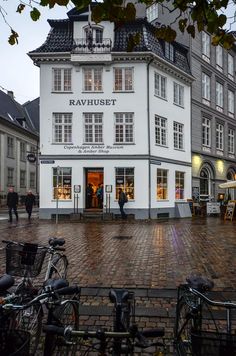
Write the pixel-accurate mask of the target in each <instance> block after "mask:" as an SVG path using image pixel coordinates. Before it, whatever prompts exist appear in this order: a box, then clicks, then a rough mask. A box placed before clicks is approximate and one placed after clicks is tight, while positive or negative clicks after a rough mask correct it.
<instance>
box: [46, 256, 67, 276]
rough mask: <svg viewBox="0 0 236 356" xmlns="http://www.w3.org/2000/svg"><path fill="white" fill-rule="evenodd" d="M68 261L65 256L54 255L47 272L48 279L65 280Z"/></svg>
mask: <svg viewBox="0 0 236 356" xmlns="http://www.w3.org/2000/svg"><path fill="white" fill-rule="evenodd" d="M67 267H68V260H67V257H66V256H65V255H60V254H56V255H55V256H54V257H53V260H52V263H51V268H50V272H49V279H58V278H64V279H66V275H67Z"/></svg>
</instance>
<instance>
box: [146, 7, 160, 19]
mask: <svg viewBox="0 0 236 356" xmlns="http://www.w3.org/2000/svg"><path fill="white" fill-rule="evenodd" d="M146 16H147V20H148V22H152V21H154V20H156V19H157V18H158V4H156V3H155V4H152V5H151V6H148V7H147V10H146Z"/></svg>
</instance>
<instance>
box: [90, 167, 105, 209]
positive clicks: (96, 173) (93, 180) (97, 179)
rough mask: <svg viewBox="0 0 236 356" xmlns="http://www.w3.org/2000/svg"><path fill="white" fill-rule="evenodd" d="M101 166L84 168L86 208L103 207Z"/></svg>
mask: <svg viewBox="0 0 236 356" xmlns="http://www.w3.org/2000/svg"><path fill="white" fill-rule="evenodd" d="M103 178H104V172H103V168H85V181H86V190H85V200H86V204H85V206H86V209H102V208H103V195H104V194H103Z"/></svg>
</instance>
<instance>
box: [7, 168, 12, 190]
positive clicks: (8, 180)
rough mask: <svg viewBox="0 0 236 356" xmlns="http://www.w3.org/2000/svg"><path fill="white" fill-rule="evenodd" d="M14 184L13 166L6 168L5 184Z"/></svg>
mask: <svg viewBox="0 0 236 356" xmlns="http://www.w3.org/2000/svg"><path fill="white" fill-rule="evenodd" d="M13 184H14V168H7V185H8V186H9V185H13Z"/></svg>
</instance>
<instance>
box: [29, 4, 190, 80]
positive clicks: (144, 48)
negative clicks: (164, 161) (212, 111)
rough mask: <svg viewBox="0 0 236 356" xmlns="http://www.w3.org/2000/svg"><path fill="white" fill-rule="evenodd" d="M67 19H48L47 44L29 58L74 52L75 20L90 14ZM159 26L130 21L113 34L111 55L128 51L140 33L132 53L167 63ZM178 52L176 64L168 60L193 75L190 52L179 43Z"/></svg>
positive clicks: (138, 20) (73, 13)
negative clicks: (157, 33)
mask: <svg viewBox="0 0 236 356" xmlns="http://www.w3.org/2000/svg"><path fill="white" fill-rule="evenodd" d="M67 15H68V19H65V20H48V22H49V24H50V26H51V30H50V32H49V34H48V36H47V39H46V41H45V42H44V43H43V44H42V45H41V46H40V47H39V48H37V49H35V50H33V51H31V52H30V53H29V55H31V54H32V55H35V54H39V53H41V54H44V53H45V54H46V53H51V54H52V53H59V52H69V53H70V52H72V51H73V49H74V42H73V22H74V21H88V12H85V11H84V12H81V11H80V12H78V11H76V9H72V10H71V11H69V12H68V14H67ZM155 30H156V27H154V26H153V25H151V24H150V23H149V22H147V20H146V19H136V20H135V21H132V22H127V23H125V24H123V25H122V26H118V27H117V28H116V29H115V33H114V43H113V48H112V50H111V53H113V52H123V53H125V52H127V48H128V41H129V36H130V34H133V35H135V34H137V33H138V34H139V38H140V40H139V44H137V45H136V46H135V47H134V48H133V49H132V52H134V53H138V52H152V53H154V54H156V55H157V56H159V57H161V58H163V59H165V60H167V61H168V58H166V57H165V52H164V48H165V43H164V41H163V40H159V39H157V38H156V37H155ZM172 45H173V47H174V49H175V57H174V61H169V62H170V63H172V64H174V65H175V66H176V67H178V68H180V69H182V70H183V71H185V72H186V73H189V74H191V73H190V67H189V63H188V58H187V54H188V49H187V48H185V47H184V46H183V45H180V44H179V43H177V42H173V43H172Z"/></svg>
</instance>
